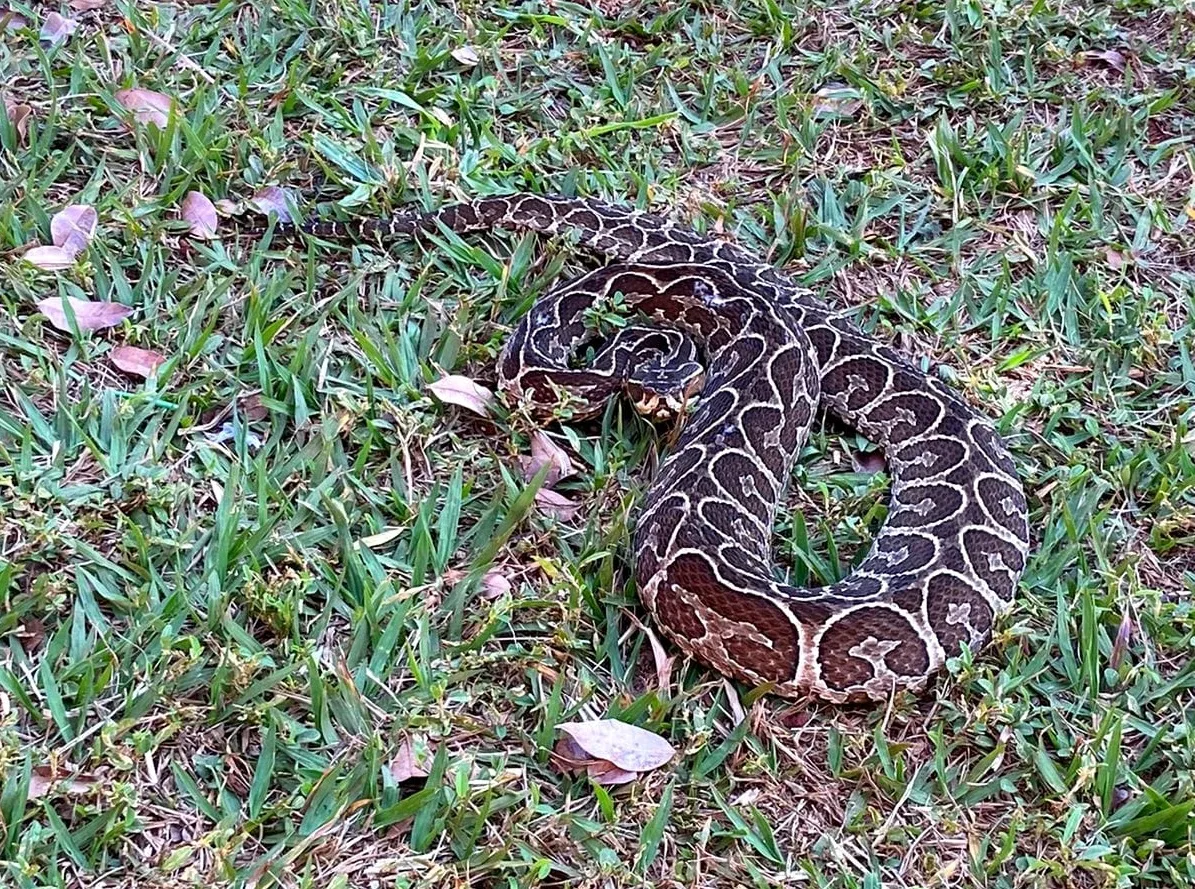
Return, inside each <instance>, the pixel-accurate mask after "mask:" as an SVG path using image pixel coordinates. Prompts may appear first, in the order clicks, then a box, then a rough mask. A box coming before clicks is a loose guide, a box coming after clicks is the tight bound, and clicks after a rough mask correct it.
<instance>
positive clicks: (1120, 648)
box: [1108, 614, 1133, 670]
mask: <svg viewBox="0 0 1195 889" xmlns="http://www.w3.org/2000/svg"><path fill="white" fill-rule="evenodd" d="M1132 641H1133V619H1132V618H1131V617H1129V615H1127V614H1126V615H1125V616H1124V617H1122V618H1121V619H1120V626H1118V627H1117V628H1116V641H1115V642H1113V643H1112V655H1111V656H1110V657H1109V658H1108V666H1109V667H1111V668H1112V669H1113V670H1116V669H1119V668H1120V662H1121V661H1122V660H1124V655H1125V652H1127V651H1128V650H1129V643H1130V642H1132Z"/></svg>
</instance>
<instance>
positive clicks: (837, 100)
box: [813, 86, 863, 117]
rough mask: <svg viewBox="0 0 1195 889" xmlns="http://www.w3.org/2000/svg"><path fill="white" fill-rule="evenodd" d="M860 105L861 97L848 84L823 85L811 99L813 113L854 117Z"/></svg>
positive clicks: (861, 102)
mask: <svg viewBox="0 0 1195 889" xmlns="http://www.w3.org/2000/svg"><path fill="white" fill-rule="evenodd" d="M862 107H863V97H862V96H861V95H860V94H859V91H858V90H856V89H853V88H851V87H849V86H824V87H822V88H821V89H820V90H818V91H817V95H816V96H814V101H813V110H814V112H815V113H817V114H821V115H828V116H830V117H854V115H855V113H856V112H857V111H858V110H859V109H860V108H862Z"/></svg>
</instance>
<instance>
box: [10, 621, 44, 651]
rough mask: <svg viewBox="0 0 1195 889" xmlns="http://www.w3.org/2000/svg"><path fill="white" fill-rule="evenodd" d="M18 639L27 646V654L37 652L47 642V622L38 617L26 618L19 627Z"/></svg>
mask: <svg viewBox="0 0 1195 889" xmlns="http://www.w3.org/2000/svg"><path fill="white" fill-rule="evenodd" d="M17 638H18V639H20V640H21V644H22V645H23V646H25V651H26V652H30V653H31V652H34V651H37V650H38V649H39V648H41V645H42V643H43V642H44V641H45V640H46V625H45V622H44V621H42V620H41V619H40V618H37V617H27V618H25V619H24V620H23V621H21V624H20V626H19V627H17Z"/></svg>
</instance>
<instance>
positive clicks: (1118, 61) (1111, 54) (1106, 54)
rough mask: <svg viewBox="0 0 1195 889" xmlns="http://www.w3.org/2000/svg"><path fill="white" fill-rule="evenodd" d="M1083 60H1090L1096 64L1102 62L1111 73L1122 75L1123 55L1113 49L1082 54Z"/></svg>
mask: <svg viewBox="0 0 1195 889" xmlns="http://www.w3.org/2000/svg"><path fill="white" fill-rule="evenodd" d="M1083 58H1085V59H1091V60H1092V61H1096V62H1103V63H1104V64H1105V65H1107V66H1108V67H1109V68H1111V69H1112V70H1113V71H1116V72H1117V73H1124V66H1125V58H1124V53H1122V52H1119V51H1117V50H1115V49H1102V50H1096V51H1092V52H1085V53H1083Z"/></svg>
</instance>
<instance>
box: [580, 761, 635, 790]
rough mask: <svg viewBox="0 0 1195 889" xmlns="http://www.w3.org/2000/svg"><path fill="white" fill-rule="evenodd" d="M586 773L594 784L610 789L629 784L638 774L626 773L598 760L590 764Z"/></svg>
mask: <svg viewBox="0 0 1195 889" xmlns="http://www.w3.org/2000/svg"><path fill="white" fill-rule="evenodd" d="M585 771H586V773H587V774H588V775H589V777H590V778H592V779H593V780H594V782H595V783H597V784H601V785H603V786H605V787H610V786H613V785H616V784H630V783H631V782H632V781H634V780H635V779H636V778H638V777H639V773H638V772H627V771H623V770H622V769H620V768H618V766H615V765H612V764H611V763H608V762H604V761H602V760H598V761H597V762H594V763H591V764H590V765H589V766H588V768H586V770H585Z"/></svg>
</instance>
